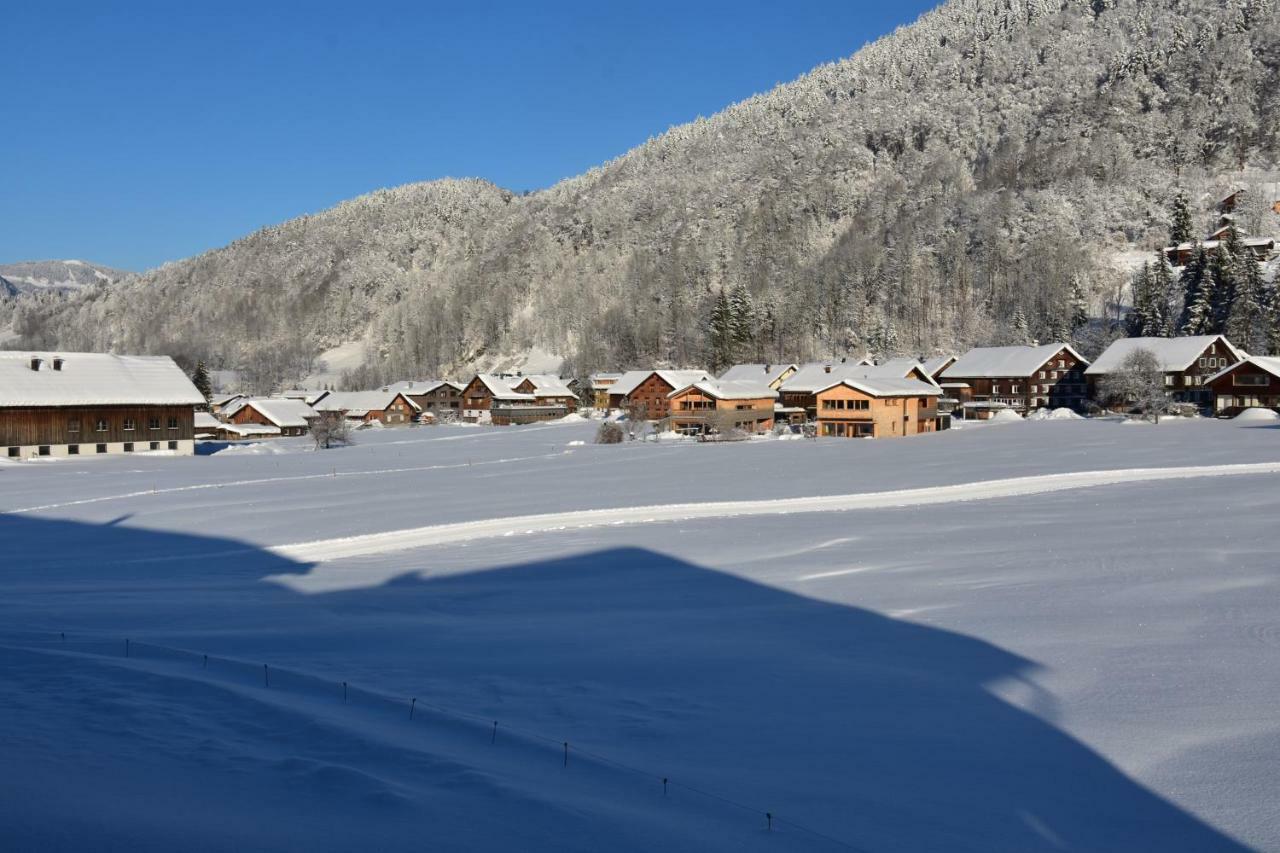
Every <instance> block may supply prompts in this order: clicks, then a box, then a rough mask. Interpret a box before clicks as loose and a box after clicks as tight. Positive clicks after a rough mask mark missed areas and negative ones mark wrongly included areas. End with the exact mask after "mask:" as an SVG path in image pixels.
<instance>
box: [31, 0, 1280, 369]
mask: <svg viewBox="0 0 1280 853" xmlns="http://www.w3.org/2000/svg"><path fill="white" fill-rule="evenodd" d="M1276 18H1277V16H1276V15H1275V14H1274V9H1273V8H1272V2H1271V0H1222V2H1218V0H1154V2H1152V0H1145V2H1138V0H1089V2H1085V1H1084V0H1063V2H1061V3H1059V2H1049V0H952V2H949V3H946V4H945V5H943V6H942V7H940V8H939V9H937V10H935V11H933V12H931V13H929V14H927V15H925V16H924V17H922V18H921V19H920V20H919V21H918V22H917V23H915V24H913V25H911V26H909V27H905V28H903V29H901V30H899V31H898V32H896V33H894V34H892V35H890V36H887V37H885V38H884V39H881V40H879V41H877V42H876V43H874V44H872V45H869V46H867V47H865V48H864V49H862V50H861V51H859V52H858V53H857V54H855V55H854V56H853V57H851V58H850V59H848V60H845V61H842V62H838V63H833V64H830V65H826V66H822V67H820V68H818V69H816V70H814V71H813V72H811V73H810V74H808V75H805V76H804V77H802V78H800V79H799V80H796V81H795V82H793V83H790V84H787V85H784V86H780V87H778V88H777V89H775V90H773V91H772V92H769V93H767V94H763V95H759V96H757V97H754V98H751V99H749V100H747V101H745V102H743V103H740V104H737V105H735V106H733V107H730V108H729V109H727V110H725V111H724V112H722V113H720V114H718V115H716V116H714V117H712V118H710V119H699V120H698V121H696V122H693V123H692V124H689V125H685V126H681V127H677V128H673V129H672V130H671V131H669V132H668V133H666V134H664V135H662V136H661V137H658V138H656V139H653V140H650V141H649V142H647V143H646V144H644V145H642V146H640V147H639V148H637V149H635V150H634V151H632V152H630V153H628V154H627V155H625V156H623V157H620V158H618V159H617V160H614V161H612V162H610V163H607V164H605V165H604V166H602V167H600V168H597V169H593V170H591V171H590V172H588V173H587V174H585V175H582V176H580V177H577V178H573V179H570V180H567V181H564V182H562V183H560V184H558V185H556V186H554V187H551V188H550V189H547V190H544V191H541V192H537V193H533V194H531V195H528V196H515V195H513V194H511V193H509V192H506V191H504V190H501V189H499V188H497V187H494V186H492V185H491V184H488V183H485V182H483V181H476V180H468V181H456V180H446V181H439V182H433V183H428V184H417V185H410V186H405V187H400V188H398V189H394V190H384V191H380V192H377V193H373V194H370V195H368V196H364V197H361V198H359V199H355V200H353V201H351V202H347V203H344V204H341V205H339V206H337V207H335V208H333V209H332V210H329V211H325V212H324V213H321V214H318V215H315V216H309V217H303V218H301V219H297V220H293V221H291V222H287V223H285V224H283V225H280V226H277V227H274V228H269V229H265V230H263V231H260V232H258V233H256V234H253V235H251V236H250V237H247V238H245V239H244V240H240V241H238V242H236V243H233V244H231V245H230V246H228V247H226V248H224V249H220V250H216V251H213V252H209V253H206V254H204V255H201V256H199V257H196V258H192V259H190V260H187V261H183V262H180V263H175V264H170V265H167V266H165V267H162V268H160V269H158V270H153V271H151V272H149V273H146V274H144V275H142V276H139V277H138V278H137V279H135V280H133V281H131V282H129V283H127V284H125V285H124V286H120V287H113V288H111V289H110V290H95V291H93V292H88V293H85V294H81V295H78V296H77V297H76V298H73V299H72V300H70V301H69V302H67V303H66V304H60V305H51V304H42V305H40V306H39V307H38V308H37V307H30V308H27V309H25V310H24V311H21V312H19V316H18V317H17V322H16V323H15V328H18V329H19V330H20V331H21V332H22V334H23V335H24V340H25V341H28V342H32V343H37V342H39V343H46V344H47V343H51V342H56V343H57V344H58V345H61V346H67V347H70V346H83V347H92V348H99V347H108V348H113V349H120V350H132V351H147V352H172V353H175V354H178V355H183V356H186V357H189V358H195V357H201V358H205V359H206V360H208V361H210V362H211V363H213V364H215V365H218V366H226V367H239V368H242V369H246V370H247V371H248V372H247V374H246V377H247V381H249V382H250V383H252V384H257V385H262V386H267V385H271V384H274V383H277V382H285V381H288V380H289V379H290V378H292V377H296V376H299V375H302V374H305V373H306V372H308V371H309V370H311V369H312V368H314V367H315V365H314V357H315V355H316V354H317V353H319V352H321V351H323V350H324V349H326V348H328V347H331V346H334V345H336V344H339V343H342V342H344V341H348V340H353V339H356V338H367V341H368V343H369V346H368V347H367V351H368V353H369V356H368V363H367V365H366V367H365V369H364V370H363V371H362V375H361V376H359V377H353V379H359V380H362V381H377V380H381V379H385V378H391V377H393V376H400V375H402V374H403V375H413V374H418V373H421V372H432V371H436V370H441V369H451V368H453V369H461V368H463V367H466V366H470V365H474V364H477V363H484V362H485V361H486V360H489V359H492V358H493V357H494V356H496V355H499V354H503V353H513V352H518V351H522V350H525V349H528V348H530V347H534V346H537V347H540V348H542V349H545V350H548V351H551V352H557V353H561V354H565V355H568V356H570V358H571V365H570V366H571V367H574V368H577V369H590V368H593V367H598V366H604V365H609V366H615V367H627V366H632V365H637V364H641V363H649V362H653V361H666V362H672V363H678V362H703V361H706V360H709V359H712V358H713V357H718V356H720V355H723V353H711V352H709V349H708V333H707V321H708V318H709V316H710V314H711V309H712V307H713V306H714V304H715V302H716V300H717V298H718V296H719V294H720V292H721V291H722V290H729V291H736V294H735V296H736V297H737V299H738V303H737V304H739V305H743V306H745V305H746V303H748V302H749V303H750V307H751V310H750V311H749V312H747V311H745V310H744V311H743V312H741V313H743V314H745V315H748V316H747V317H746V319H745V321H744V322H743V323H742V324H740V328H739V329H738V332H737V334H736V337H735V340H734V342H733V347H734V349H735V353H734V354H737V355H741V356H744V357H745V356H754V357H759V358H764V359H770V360H777V359H779V358H783V357H786V358H804V357H808V356H812V355H820V354H825V353H830V352H842V351H846V350H854V351H860V350H863V349H868V348H869V349H873V350H877V351H893V350H908V351H918V352H919V351H928V350H932V349H935V348H944V347H956V346H963V345H966V344H969V343H972V342H975V341H986V340H991V339H996V338H999V337H1001V336H1002V335H1004V334H1006V333H1007V331H1008V327H1009V326H1010V325H1011V323H1012V318H1014V317H1015V316H1025V317H1026V318H1028V322H1029V325H1030V327H1031V328H1030V331H1031V333H1032V334H1034V335H1037V336H1041V337H1048V336H1050V335H1052V336H1055V337H1056V336H1060V335H1064V334H1069V333H1070V329H1071V323H1070V315H1071V313H1072V311H1073V309H1074V308H1075V307H1078V306H1076V305H1073V304H1072V303H1073V296H1074V297H1075V301H1076V302H1078V301H1079V298H1080V296H1082V295H1083V296H1092V297H1093V298H1094V300H1095V301H1096V300H1097V299H1098V297H1100V296H1101V295H1102V294H1103V293H1104V292H1108V291H1110V290H1111V289H1113V288H1114V287H1116V286H1117V284H1118V283H1120V282H1121V281H1122V280H1123V279H1122V277H1121V275H1120V274H1119V273H1118V272H1117V271H1116V270H1114V269H1113V268H1112V267H1111V265H1110V263H1109V259H1110V255H1111V253H1112V252H1113V251H1115V250H1116V249H1119V248H1126V247H1129V246H1131V245H1133V244H1136V245H1138V246H1140V247H1154V246H1155V245H1157V244H1158V243H1159V242H1160V240H1162V239H1163V229H1164V226H1163V215H1164V214H1163V210H1164V207H1165V205H1166V203H1167V201H1168V199H1169V197H1170V196H1171V195H1172V194H1173V192H1174V190H1175V187H1177V186H1182V187H1185V188H1187V189H1189V190H1190V191H1191V192H1192V193H1193V195H1204V197H1205V198H1207V197H1208V196H1207V195H1205V194H1207V193H1209V192H1210V191H1212V190H1213V189H1215V188H1216V186H1217V184H1218V183H1219V182H1220V181H1221V179H1222V177H1223V176H1224V175H1226V174H1228V173H1237V172H1238V171H1239V170H1240V169H1241V168H1242V167H1245V166H1247V167H1249V168H1251V169H1263V170H1266V169H1272V168H1274V167H1275V164H1276V161H1277V156H1278V153H1280V127H1278V126H1277V120H1276V116H1277V115H1280V24H1277V21H1276ZM1206 224H1207V223H1206Z"/></svg>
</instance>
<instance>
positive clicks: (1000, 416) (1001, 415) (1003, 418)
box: [990, 409, 1022, 423]
mask: <svg viewBox="0 0 1280 853" xmlns="http://www.w3.org/2000/svg"><path fill="white" fill-rule="evenodd" d="M990 420H992V421H996V422H1005V423H1011V422H1013V421H1020V420H1022V415H1020V414H1018V413H1017V412H1015V411H1014V410H1013V409H1001V410H1000V411H998V412H996V413H995V414H994V415H992V416H991V418H990Z"/></svg>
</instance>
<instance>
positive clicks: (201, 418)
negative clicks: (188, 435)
mask: <svg viewBox="0 0 1280 853" xmlns="http://www.w3.org/2000/svg"><path fill="white" fill-rule="evenodd" d="M195 426H196V429H218V428H219V427H221V426H222V421H220V420H218V419H217V418H215V417H214V416H213V415H211V414H209V413H208V412H196V423H195Z"/></svg>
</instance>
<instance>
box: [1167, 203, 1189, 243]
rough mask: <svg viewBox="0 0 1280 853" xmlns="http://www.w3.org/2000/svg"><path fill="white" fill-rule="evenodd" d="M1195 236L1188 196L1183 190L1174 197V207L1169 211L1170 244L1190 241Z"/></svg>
mask: <svg viewBox="0 0 1280 853" xmlns="http://www.w3.org/2000/svg"><path fill="white" fill-rule="evenodd" d="M1194 236H1195V231H1194V226H1193V225H1192V223H1191V210H1190V208H1189V207H1188V206H1187V196H1186V194H1185V193H1183V192H1182V190H1178V194H1177V195H1176V196H1174V197H1173V207H1172V209H1171V210H1170V211H1169V245H1171V246H1177V245H1179V244H1181V243H1190V242H1191V240H1192V238H1193V237H1194Z"/></svg>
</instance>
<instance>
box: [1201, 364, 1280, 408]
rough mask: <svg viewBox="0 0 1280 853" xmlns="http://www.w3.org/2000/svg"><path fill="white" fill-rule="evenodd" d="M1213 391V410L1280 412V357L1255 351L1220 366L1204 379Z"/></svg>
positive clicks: (1211, 391) (1210, 390) (1210, 391)
mask: <svg viewBox="0 0 1280 853" xmlns="http://www.w3.org/2000/svg"><path fill="white" fill-rule="evenodd" d="M1204 384H1205V387H1207V388H1208V389H1209V393H1210V394H1212V395H1213V411H1214V414H1216V415H1218V416H1220V417H1234V416H1235V415H1238V414H1240V413H1241V412H1243V411H1244V410H1245V409H1273V410H1275V411H1277V412H1280V358H1273V357H1270V356H1261V355H1254V356H1249V357H1248V358H1246V359H1245V360H1244V361H1237V362H1236V363H1235V364H1232V365H1231V366H1230V367H1227V368H1225V369H1223V370H1219V371H1218V372H1217V373H1215V374H1214V375H1213V376H1210V377H1209V378H1208V379H1206V380H1205V381H1204Z"/></svg>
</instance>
